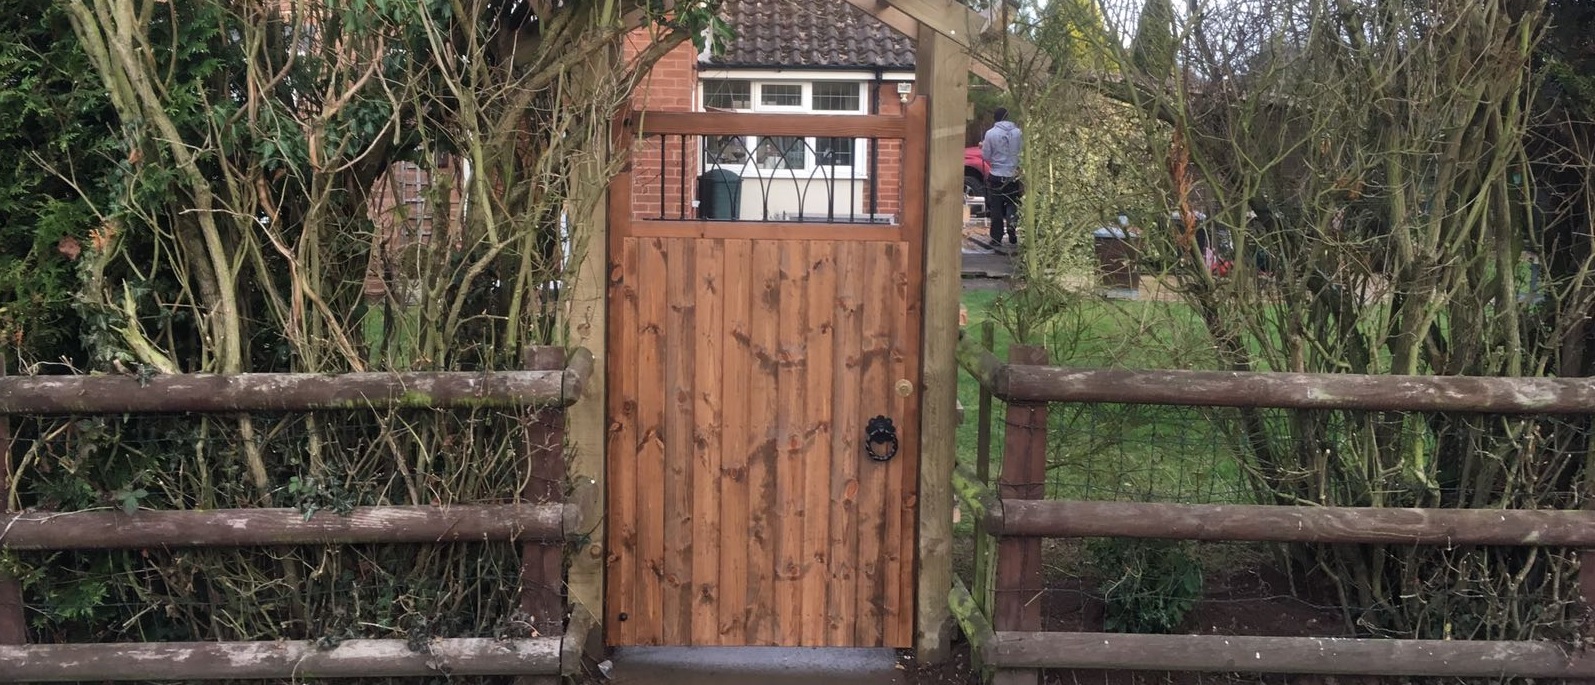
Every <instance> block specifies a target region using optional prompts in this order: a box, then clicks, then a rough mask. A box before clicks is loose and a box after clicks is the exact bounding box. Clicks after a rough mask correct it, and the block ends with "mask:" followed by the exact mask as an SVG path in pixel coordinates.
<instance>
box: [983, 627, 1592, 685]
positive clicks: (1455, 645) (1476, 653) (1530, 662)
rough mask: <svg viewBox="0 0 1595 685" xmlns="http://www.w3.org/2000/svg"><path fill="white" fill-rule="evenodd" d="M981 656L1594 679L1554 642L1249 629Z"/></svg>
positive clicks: (1105, 665) (1575, 652)
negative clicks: (1266, 633)
mask: <svg viewBox="0 0 1595 685" xmlns="http://www.w3.org/2000/svg"><path fill="white" fill-rule="evenodd" d="M985 656H986V663H987V664H989V665H993V666H1006V667H1018V668H1080V669H1093V670H1094V669H1103V670H1143V671H1182V672H1191V671H1195V672H1208V673H1237V672H1239V673H1312V674H1323V675H1383V676H1435V677H1452V678H1488V679H1492V680H1493V679H1497V678H1552V679H1556V678H1569V679H1570V678H1595V654H1592V653H1590V652H1588V651H1585V650H1580V649H1576V648H1570V647H1569V646H1567V645H1562V644H1558V643H1555V642H1505V641H1500V642H1497V641H1489V642H1486V641H1478V642H1472V641H1467V640H1384V639H1355V638H1320V637H1254V636H1249V635H1127V634H1120V633H1014V632H1004V631H1002V630H998V632H997V634H996V637H995V638H994V639H993V640H992V641H991V642H989V643H987V646H986V650H985Z"/></svg>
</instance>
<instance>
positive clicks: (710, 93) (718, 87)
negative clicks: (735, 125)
mask: <svg viewBox="0 0 1595 685" xmlns="http://www.w3.org/2000/svg"><path fill="white" fill-rule="evenodd" d="M703 108H704V109H753V84H752V83H750V82H748V81H740V80H735V81H728V80H720V79H709V80H705V81H704V82H703Z"/></svg>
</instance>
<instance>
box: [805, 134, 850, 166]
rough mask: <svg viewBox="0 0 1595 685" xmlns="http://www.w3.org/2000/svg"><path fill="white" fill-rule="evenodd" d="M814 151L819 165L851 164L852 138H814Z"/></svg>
mask: <svg viewBox="0 0 1595 685" xmlns="http://www.w3.org/2000/svg"><path fill="white" fill-rule="evenodd" d="M814 153H815V154H814V156H815V158H816V160H817V161H816V164H818V165H819V166H853V139H852V138H816V139H815V140H814Z"/></svg>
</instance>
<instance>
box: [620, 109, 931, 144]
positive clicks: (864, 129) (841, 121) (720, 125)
mask: <svg viewBox="0 0 1595 685" xmlns="http://www.w3.org/2000/svg"><path fill="white" fill-rule="evenodd" d="M821 123H823V124H824V125H825V126H824V130H817V129H816V124H821ZM631 125H632V126H634V127H635V128H636V129H637V131H638V132H639V133H641V134H643V135H728V136H739V135H740V136H798V137H802V136H812V135H824V136H830V137H837V138H887V139H892V138H904V137H906V136H907V135H908V131H909V122H908V120H907V119H906V118H905V117H903V116H899V115H889V114H766V113H759V114H750V113H745V112H657V111H652V110H635V111H633V112H632V113H631Z"/></svg>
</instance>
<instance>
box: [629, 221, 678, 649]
mask: <svg viewBox="0 0 1595 685" xmlns="http://www.w3.org/2000/svg"><path fill="white" fill-rule="evenodd" d="M664 249H665V246H664V241H663V240H661V239H659V238H648V239H644V240H642V241H641V242H640V243H638V260H637V261H638V269H637V313H638V327H637V328H638V330H637V345H638V354H637V367H636V370H635V373H636V374H637V419H638V420H637V430H638V444H637V447H636V450H637V551H638V557H637V559H638V569H637V574H638V578H637V599H636V601H635V602H634V606H635V609H634V610H633V611H632V612H631V616H630V620H631V621H635V622H636V623H637V626H636V628H635V630H636V634H635V640H636V644H643V645H657V644H661V643H662V640H663V638H664V635H663V630H662V629H663V613H662V612H663V609H664V588H663V584H662V582H661V581H662V580H663V577H664V570H665V489H664V480H665V469H664V462H665V412H666V405H665V397H666V396H667V395H666V393H667V391H668V388H666V387H665V385H664V384H665V374H664V365H665V358H664V356H665V328H666V326H668V325H669V324H668V322H667V321H666V312H667V311H668V308H667V307H666V302H665V290H666V288H665V281H666V279H667V278H668V276H669V274H668V270H669V269H668V266H667V264H666V261H665V253H664Z"/></svg>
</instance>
